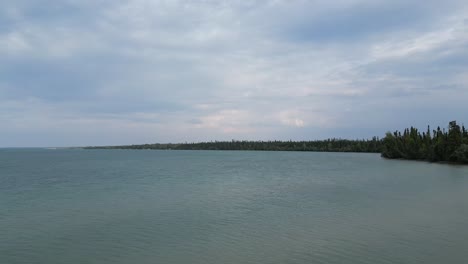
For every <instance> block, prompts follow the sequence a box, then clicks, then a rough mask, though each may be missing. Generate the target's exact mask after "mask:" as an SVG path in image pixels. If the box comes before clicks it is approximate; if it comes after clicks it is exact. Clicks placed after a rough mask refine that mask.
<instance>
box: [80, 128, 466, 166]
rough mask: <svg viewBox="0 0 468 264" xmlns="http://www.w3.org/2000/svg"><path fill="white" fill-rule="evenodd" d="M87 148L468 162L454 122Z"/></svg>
mask: <svg viewBox="0 0 468 264" xmlns="http://www.w3.org/2000/svg"><path fill="white" fill-rule="evenodd" d="M85 148H86V149H159V150H262V151H316V152H368V153H381V155H382V157H384V158H388V159H409V160H426V161H431V162H455V163H466V164H468V131H467V130H466V129H465V127H464V126H461V127H460V126H459V125H458V124H457V122H456V121H452V122H450V123H449V126H448V129H441V128H440V127H437V129H435V130H432V131H431V129H430V127H429V126H428V127H427V131H424V132H420V131H419V130H418V129H417V128H414V127H411V128H407V129H405V130H404V131H403V133H401V132H400V131H395V132H393V133H392V132H387V133H386V136H385V137H384V138H383V139H380V138H378V137H373V138H372V139H357V140H349V139H340V138H331V139H326V140H313V141H291V140H290V141H278V140H275V141H246V140H244V141H239V140H232V141H211V142H197V143H168V144H160V143H155V144H142V145H124V146H106V147H85Z"/></svg>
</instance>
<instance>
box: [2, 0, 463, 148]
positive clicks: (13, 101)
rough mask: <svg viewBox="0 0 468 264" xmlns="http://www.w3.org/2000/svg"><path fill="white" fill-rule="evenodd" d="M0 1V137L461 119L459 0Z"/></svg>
mask: <svg viewBox="0 0 468 264" xmlns="http://www.w3.org/2000/svg"><path fill="white" fill-rule="evenodd" d="M4 2H6V3H0V60H1V61H2V63H1V64H0V122H1V123H2V126H1V131H0V147H1V146H70V145H106V144H132V143H149V142H185V141H200V140H230V139H252V140H257V139H318V138H327V137H343V138H365V137H370V136H374V135H378V136H381V135H383V134H384V133H385V131H387V130H393V129H401V128H403V127H405V126H410V125H416V126H420V127H424V126H425V125H426V124H433V125H439V124H440V125H445V124H446V123H447V122H448V121H450V120H452V119H457V120H459V121H460V122H466V121H467V119H466V113H468V103H466V102H467V100H468V86H467V85H468V67H467V66H468V4H466V2H465V1H456V0H453V1H443V2H441V1H435V0H434V1H432V0H430V1H424V2H421V1H415V0H409V1H400V0H397V1H375V0H373V1H366V0H340V1H305V0H297V1H281V0H265V1H240V0H239V1H235V0H232V1H227V0H225V1H221V0H220V1H211V0H203V1H202V0H199V1H188V0H173V1H169V0H152V1H150V0H127V1H120V0H117V1H116V0H113V1H110V0H101V1H91V0H80V1H78V0H61V1H58V0H41V1H33V2H31V1H25V0H18V1H4Z"/></svg>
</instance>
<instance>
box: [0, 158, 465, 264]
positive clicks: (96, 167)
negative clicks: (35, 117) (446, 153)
mask: <svg viewBox="0 0 468 264" xmlns="http://www.w3.org/2000/svg"><path fill="white" fill-rule="evenodd" d="M467 249H468V167H466V166H452V165H443V164H430V163H425V162H412V161H395V160H384V159H381V158H380V157H379V155H376V154H345V153H310V152H241V151H239V152H230V151H155V150H151V151H144V150H142V151H134V150H60V149H57V150H45V149H23V150H18V149H10V150H0V263H6V264H10V263H12V264H16V263H28V264H29V263H31V264H34V263H48V264H54V263H57V264H58V263H67V264H74V263H77V264H78V263H80V264H88V263H89V264H91V263H96V264H97V263H99V264H106V263H117V264H118V263H142V264H145V263H148V264H149V263H165V264H179V263H180V264H182V263H194V264H198V263H200V264H210V263H213V264H215V263H216V264H218V263H226V264H230V263H268V264H275V263H278V264H279V263H281V264H288V263H298V264H303V263H329V264H334V263H372V264H379V263H425V264H431V263H434V264H440V263H468V250H467Z"/></svg>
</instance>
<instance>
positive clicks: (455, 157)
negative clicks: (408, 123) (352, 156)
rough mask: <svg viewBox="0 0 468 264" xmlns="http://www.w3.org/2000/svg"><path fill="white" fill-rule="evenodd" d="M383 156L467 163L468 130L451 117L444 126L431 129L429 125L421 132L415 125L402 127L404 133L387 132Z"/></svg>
mask: <svg viewBox="0 0 468 264" xmlns="http://www.w3.org/2000/svg"><path fill="white" fill-rule="evenodd" d="M382 157H384V158H389V159H409V160H426V161H431V162H440V161H443V162H456V163H468V131H467V130H466V129H465V127H464V126H462V127H460V126H459V125H458V124H457V122H456V121H452V122H450V123H449V126H448V129H447V130H446V129H441V128H440V127H437V129H434V130H432V131H431V129H430V127H429V126H428V127H427V131H425V132H422V133H421V132H420V131H418V129H417V128H414V127H411V128H407V129H405V130H404V131H403V133H401V132H400V131H395V132H393V133H391V132H387V134H386V136H385V138H384V139H383V149H382Z"/></svg>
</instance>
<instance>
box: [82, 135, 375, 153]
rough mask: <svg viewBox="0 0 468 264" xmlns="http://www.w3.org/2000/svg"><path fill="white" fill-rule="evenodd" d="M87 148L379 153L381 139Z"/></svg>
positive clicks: (230, 142) (235, 141) (215, 142)
mask: <svg viewBox="0 0 468 264" xmlns="http://www.w3.org/2000/svg"><path fill="white" fill-rule="evenodd" d="M88 149H163V150H263V151H322V152H373V153H380V152H381V150H382V141H381V140H380V139H379V138H377V137H374V138H372V139H371V140H347V139H335V138H333V139H327V140H315V141H237V140H232V141H214V142H199V143H183V144H144V145H129V146H112V147H88Z"/></svg>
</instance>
